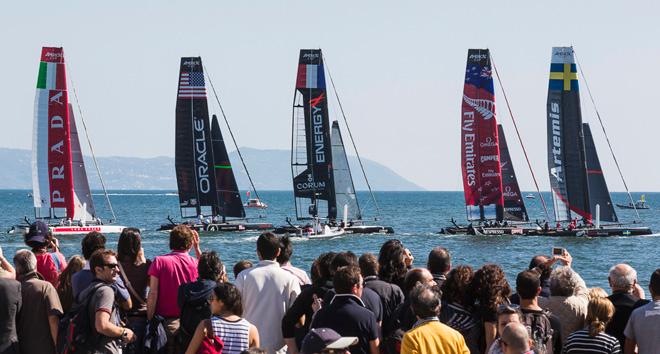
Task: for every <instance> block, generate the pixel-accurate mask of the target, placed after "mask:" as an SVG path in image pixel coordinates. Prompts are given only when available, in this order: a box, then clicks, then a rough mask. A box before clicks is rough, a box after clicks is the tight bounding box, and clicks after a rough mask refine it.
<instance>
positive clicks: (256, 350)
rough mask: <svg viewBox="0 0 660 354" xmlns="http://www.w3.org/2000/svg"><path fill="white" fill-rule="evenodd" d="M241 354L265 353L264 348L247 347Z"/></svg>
mask: <svg viewBox="0 0 660 354" xmlns="http://www.w3.org/2000/svg"><path fill="white" fill-rule="evenodd" d="M241 354H267V353H266V351H265V350H263V349H261V348H248V349H246V350H244V351H242V352H241Z"/></svg>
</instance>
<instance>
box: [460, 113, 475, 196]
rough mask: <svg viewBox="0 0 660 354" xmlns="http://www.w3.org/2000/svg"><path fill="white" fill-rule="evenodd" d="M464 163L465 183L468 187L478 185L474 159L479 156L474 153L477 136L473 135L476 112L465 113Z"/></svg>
mask: <svg viewBox="0 0 660 354" xmlns="http://www.w3.org/2000/svg"><path fill="white" fill-rule="evenodd" d="M462 129H463V131H464V133H463V161H464V163H465V166H463V168H464V170H465V181H466V183H467V185H468V186H471V187H472V186H474V185H475V184H476V169H475V164H474V159H475V158H476V157H477V155H476V154H475V152H474V142H475V139H476V135H475V134H474V133H472V132H473V131H474V112H464V113H463V127H462Z"/></svg>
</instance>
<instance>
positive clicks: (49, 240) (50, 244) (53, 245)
mask: <svg viewBox="0 0 660 354" xmlns="http://www.w3.org/2000/svg"><path fill="white" fill-rule="evenodd" d="M25 244H26V245H28V246H29V247H31V248H32V253H34V256H35V257H36V258H37V272H39V274H41V275H42V276H43V277H44V280H46V281H47V282H49V283H51V284H53V286H55V287H57V278H58V277H59V275H60V273H61V272H62V271H63V270H64V268H66V259H65V258H64V255H62V253H60V251H59V244H58V242H57V239H56V238H55V237H53V235H52V234H51V233H50V230H49V229H48V225H46V223H45V222H43V221H41V220H37V221H35V222H34V223H33V224H32V225H30V229H29V230H28V232H27V233H26V234H25ZM49 250H50V251H52V252H49Z"/></svg>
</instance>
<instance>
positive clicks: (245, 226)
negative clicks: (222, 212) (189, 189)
mask: <svg viewBox="0 0 660 354" xmlns="http://www.w3.org/2000/svg"><path fill="white" fill-rule="evenodd" d="M177 225H188V226H190V227H191V228H193V229H195V230H196V231H197V232H228V231H255V230H256V231H261V230H263V231H266V230H271V229H273V224H271V223H217V224H208V225H205V224H188V223H183V224H172V223H170V224H163V225H161V226H160V227H159V228H158V231H169V230H172V229H173V228H174V227H175V226H177Z"/></svg>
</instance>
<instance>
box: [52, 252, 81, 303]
mask: <svg viewBox="0 0 660 354" xmlns="http://www.w3.org/2000/svg"><path fill="white" fill-rule="evenodd" d="M84 266H85V259H84V258H82V257H81V256H78V255H76V256H72V257H71V258H69V261H68V262H67V266H66V268H64V270H63V271H62V273H60V276H59V278H58V284H57V295H59V297H60V302H61V303H62V311H63V312H64V313H67V312H69V310H70V309H71V306H73V302H74V301H73V300H74V299H73V285H71V278H72V277H73V275H74V274H76V273H77V272H79V271H80V270H81V269H83V267H84Z"/></svg>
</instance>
